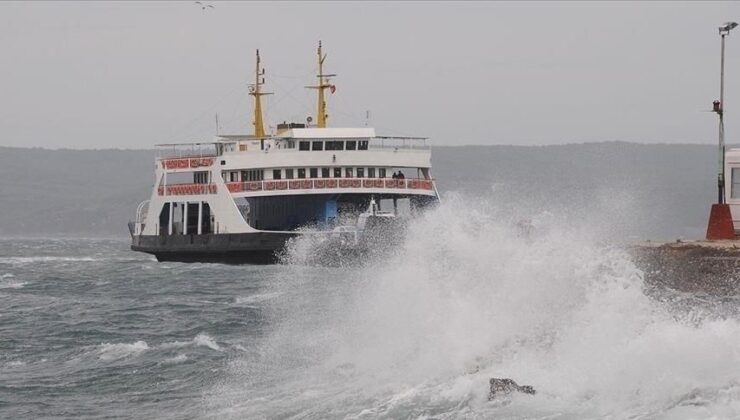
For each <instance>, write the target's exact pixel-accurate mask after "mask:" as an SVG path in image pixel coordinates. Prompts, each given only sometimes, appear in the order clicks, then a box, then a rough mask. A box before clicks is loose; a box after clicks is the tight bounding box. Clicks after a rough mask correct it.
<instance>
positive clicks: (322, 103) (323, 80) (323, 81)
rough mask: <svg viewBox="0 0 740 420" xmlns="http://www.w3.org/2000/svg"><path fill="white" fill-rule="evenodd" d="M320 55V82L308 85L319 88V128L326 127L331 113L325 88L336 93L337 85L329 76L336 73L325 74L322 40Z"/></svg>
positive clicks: (311, 87) (310, 87) (317, 113)
mask: <svg viewBox="0 0 740 420" xmlns="http://www.w3.org/2000/svg"><path fill="white" fill-rule="evenodd" d="M317 55H318V57H319V74H318V75H317V76H316V77H318V78H319V84H318V85H317V86H306V88H308V89H316V90H318V93H319V94H318V104H317V105H318V106H317V109H316V126H317V127H318V128H326V119H327V118H329V115H328V114H327V113H326V100H325V97H324V90H325V89H330V91H331V93H334V90H335V89H336V87H335V86H334V85H332V84H331V83H329V78H330V77H334V76H336V74H324V60H326V54H323V53H322V52H321V41H319V49H318V51H317Z"/></svg>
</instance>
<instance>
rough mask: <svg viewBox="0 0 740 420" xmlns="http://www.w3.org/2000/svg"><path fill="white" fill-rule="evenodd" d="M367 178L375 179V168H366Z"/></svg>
mask: <svg viewBox="0 0 740 420" xmlns="http://www.w3.org/2000/svg"><path fill="white" fill-rule="evenodd" d="M367 177H368V178H375V168H367Z"/></svg>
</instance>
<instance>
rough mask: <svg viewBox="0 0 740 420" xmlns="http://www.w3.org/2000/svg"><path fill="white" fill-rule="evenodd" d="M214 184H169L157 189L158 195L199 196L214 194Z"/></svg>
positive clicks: (215, 188)
mask: <svg viewBox="0 0 740 420" xmlns="http://www.w3.org/2000/svg"><path fill="white" fill-rule="evenodd" d="M217 191H218V188H217V187H216V184H171V185H160V186H159V187H158V188H157V194H159V195H200V194H216V192H217Z"/></svg>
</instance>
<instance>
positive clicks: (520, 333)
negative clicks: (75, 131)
mask: <svg viewBox="0 0 740 420" xmlns="http://www.w3.org/2000/svg"><path fill="white" fill-rule="evenodd" d="M537 223H538V231H537V235H536V236H535V237H534V238H532V239H531V240H526V239H525V238H522V237H520V236H519V235H518V234H517V231H516V228H515V227H514V226H513V224H512V223H508V222H507V221H505V220H502V218H501V217H500V215H499V214H497V213H496V211H495V210H492V209H490V208H485V207H483V208H479V209H477V210H462V206H461V205H460V203H455V202H454V200H448V202H447V203H446V204H445V205H444V206H442V207H441V208H440V209H438V210H437V211H434V212H432V213H430V214H428V215H427V216H426V217H425V218H424V219H423V220H421V221H419V222H418V223H416V224H414V225H413V226H412V227H411V231H410V234H409V237H408V239H407V240H406V242H405V244H404V246H403V248H402V249H400V250H398V252H397V253H396V254H395V255H394V256H392V257H389V258H387V259H386V260H384V261H375V262H370V263H369V264H367V265H365V266H363V267H345V268H320V267H308V266H305V265H302V264H301V263H300V261H301V258H302V256H305V255H306V254H307V253H310V252H311V250H310V249H307V248H306V246H302V244H297V246H296V247H295V249H294V250H293V254H294V257H295V258H293V259H292V261H293V262H292V263H291V264H285V265H279V266H223V265H213V264H179V263H157V262H155V261H154V260H153V259H152V258H150V257H148V256H145V255H141V254H136V253H132V252H130V251H129V250H128V244H127V242H126V241H125V240H120V241H119V240H66V239H53V240H37V239H34V240H17V239H13V240H11V239H4V240H0V302H2V307H1V308H0V418H41V417H66V418H80V417H93V418H96V417H127V418H285V417H295V418H378V417H382V418H541V419H545V418H547V419H552V418H562V419H570V418H738V417H740V322H738V319H737V318H736V315H734V314H735V313H736V311H734V310H731V309H733V308H734V309H736V307H737V305H733V304H732V302H736V300H730V302H731V303H730V304H728V300H727V299H724V300H723V301H722V302H723V303H722V305H714V304H713V303H712V302H711V301H708V302H704V303H703V304H702V305H701V306H697V307H692V306H687V305H693V304H694V303H692V300H691V299H686V298H685V297H682V298H678V299H660V300H655V299H653V298H651V297H647V296H646V295H645V293H644V292H643V284H642V278H641V272H640V271H639V270H637V269H636V268H635V267H634V265H633V264H632V263H631V261H630V260H629V258H628V257H627V255H626V254H624V253H623V252H622V251H620V250H619V249H616V248H613V247H609V246H605V245H603V244H600V242H599V241H597V240H594V238H595V237H598V236H599V235H593V234H592V232H591V231H590V230H589V229H587V228H583V229H574V228H573V227H572V226H568V227H567V228H566V227H564V226H562V224H559V223H556V222H554V221H552V220H547V219H546V218H543V220H542V221H539V222H537ZM559 225H561V226H559ZM665 293H666V294H667V296H668V297H670V291H666V292H665ZM664 297H665V296H664ZM665 302H673V303H672V304H671V303H665ZM676 302H679V305H680V306H681V307H680V308H678V307H676ZM681 302H683V303H681ZM687 302H688V303H687ZM492 376H497V377H511V378H514V379H515V380H516V381H517V382H519V383H521V384H528V385H532V386H534V387H535V388H536V389H537V391H538V393H537V395H535V396H529V395H513V396H511V397H510V398H506V399H503V400H499V401H488V400H487V392H488V390H487V382H488V378H490V377H492Z"/></svg>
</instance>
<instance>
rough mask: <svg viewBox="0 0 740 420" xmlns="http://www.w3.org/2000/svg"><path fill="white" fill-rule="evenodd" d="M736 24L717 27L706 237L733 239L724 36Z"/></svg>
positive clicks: (711, 238) (728, 23)
mask: <svg viewBox="0 0 740 420" xmlns="http://www.w3.org/2000/svg"><path fill="white" fill-rule="evenodd" d="M736 26H737V23H735V22H726V23H724V24H723V25H722V26H720V27H719V35H720V36H721V37H722V62H721V64H720V66H721V67H720V73H719V100H718V101H714V107H713V108H712V110H713V111H714V112H716V113H717V115H719V170H718V171H717V194H718V199H717V201H718V202H717V204H713V205H712V210H711V211H710V212H709V223H708V224H707V239H708V240H710V241H716V240H735V239H737V237H736V236H735V226H734V223H733V221H732V212H731V211H730V205H729V204H727V203H726V202H725V201H726V200H725V198H726V197H725V123H724V113H725V36H727V35H728V34H729V33H730V31H731V30H732V29H734V28H735V27H736Z"/></svg>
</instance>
